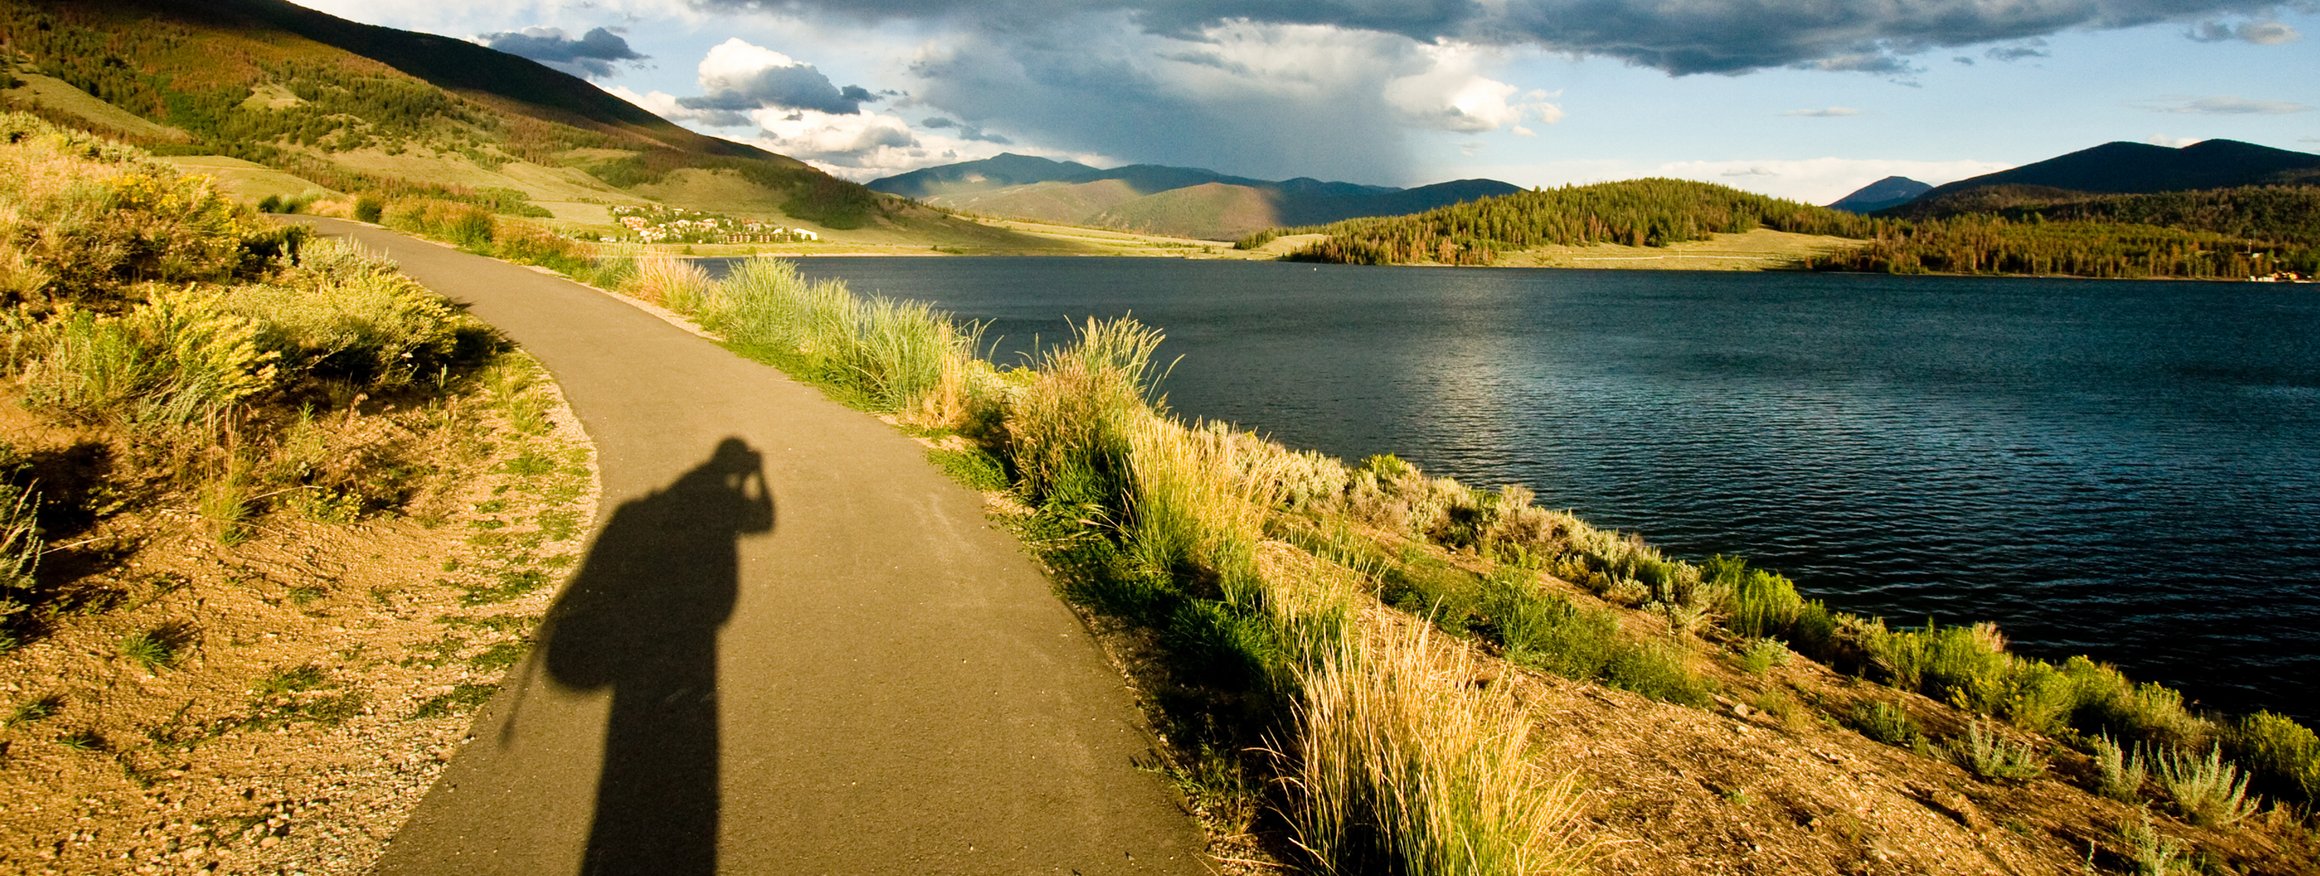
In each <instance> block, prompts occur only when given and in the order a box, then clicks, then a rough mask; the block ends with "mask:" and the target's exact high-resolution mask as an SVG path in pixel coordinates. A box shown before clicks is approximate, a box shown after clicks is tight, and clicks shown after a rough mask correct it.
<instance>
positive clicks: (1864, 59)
mask: <svg viewBox="0 0 2320 876" xmlns="http://www.w3.org/2000/svg"><path fill="white" fill-rule="evenodd" d="M694 2H695V3H696V4H698V5H700V6H703V7H708V8H718V9H763V10H773V11H782V12H790V13H808V12H818V13H824V14H828V15H835V16H839V17H848V18H857V19H866V20H884V19H896V18H903V19H952V20H955V21H957V22H959V23H960V24H962V25H963V26H966V27H969V28H974V29H978V30H983V31H985V32H991V33H1021V32H1023V31H1024V30H1025V29H1026V27H1029V28H1031V29H1034V30H1036V29H1037V25H1039V24H1041V23H1044V22H1051V21H1054V20H1056V19H1059V18H1068V17H1072V16H1074V15H1078V14H1083V13H1090V12H1096V13H1102V12H1124V13H1127V14H1129V15H1130V16H1132V17H1133V19H1134V20H1135V21H1136V23H1137V24H1139V25H1140V26H1142V27H1143V28H1145V29H1146V30H1147V31H1149V32H1152V33H1159V34H1169V35H1186V34H1195V33H1197V32H1199V31H1200V30H1201V29H1202V28H1205V27H1208V26H1211V25H1215V24H1219V23H1224V22H1229V21H1235V20H1246V21H1252V22H1257V23H1267V24H1314V25H1328V26H1333V27H1339V28H1345V29H1351V30H1363V31H1371V32H1376V33H1386V34H1398V35H1401V36H1405V37H1409V38H1411V39H1413V40H1417V41H1419V42H1430V41H1433V40H1435V39H1455V40H1463V41H1468V42H1476V43H1486V44H1530V45H1536V46H1540V47H1543V48H1547V49H1552V50H1556V51H1567V52H1572V53H1576V54H1582V55H1596V56H1603V57H1612V58H1619V59H1621V60H1625V61H1627V62H1629V63H1633V64H1637V65H1641V66H1645V67H1653V68H1657V69H1660V70H1665V71H1667V72H1669V73H1674V74H1679V75H1680V74H1690V73H1744V72H1747V71H1750V70H1759V69H1765V68H1771V67H1805V68H1820V69H1831V70H1855V71H1866V72H1873V73H1887V74H1890V73H1896V72H1906V67H1905V66H1904V65H1899V64H1898V62H1896V61H1888V62H1886V63H1882V64H1880V63H1875V62H1873V61H1871V60H1869V59H1870V58H1876V57H1883V58H1887V59H1892V58H1897V57H1898V56H1902V55H1911V54H1915V53H1918V52H1922V51H1925V50H1927V49H1932V48H1936V47H1959V46H1972V45H1980V44H1984V43H1995V42H2005V41H2014V40H2025V39H2029V38H2032V37H2039V36H2045V35H2050V34H2054V33H2058V32H2061V31H2066V30H2081V29H2105V28H2120V27H2133V26H2137V25H2144V24H2151V23H2156V22H2164V21H2179V22H2199V21H2208V22H2212V21H2213V20H2214V19H2216V18H2217V17H2219V16H2231V15H2238V16H2250V17H2256V18H2261V17H2263V15H2264V14H2265V13H2268V12H2270V11H2272V10H2276V9H2279V8H2283V7H2284V6H2289V5H2293V6H2296V7H2298V8H2306V7H2309V6H2310V5H2311V4H2310V3H2309V0H2288V2H2286V3H2283V2H2280V0H2014V2H2006V3H1990V2H1985V0H1915V2H1904V0H1848V2H1830V0H1506V2H1503V3H1495V2H1493V3H1484V2H1475V0H1419V2H1395V0H1333V2H1328V0H1325V2H1318V3H1279V2H1271V0H1089V2H1064V0H995V2H981V0H977V2H969V0H694ZM2217 27H2223V26H2222V25H2212V24H2210V25H2200V26H2195V28H2194V31H2193V33H2194V35H2195V36H2210V37H2212V35H2213V34H2214V33H2216V30H2215V29H2216V28H2217ZM2249 27H2252V30H2248V31H2247V32H2244V33H2243V32H2241V30H2240V29H2239V28H2236V27H2235V28H2233V29H2232V31H2231V33H2230V37H2232V38H2239V39H2248V40H2250V41H2254V42H2264V41H2280V40H2284V39H2291V38H2292V36H2289V35H2288V34H2292V31H2289V32H2287V33H2282V32H2281V30H2280V28H2279V27H2278V26H2276V25H2263V24H2258V25H2251V26H2249Z"/></svg>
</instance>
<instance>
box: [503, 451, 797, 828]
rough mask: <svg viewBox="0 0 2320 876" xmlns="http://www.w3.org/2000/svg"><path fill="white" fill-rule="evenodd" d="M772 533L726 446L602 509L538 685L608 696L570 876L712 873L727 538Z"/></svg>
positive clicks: (747, 460)
mask: <svg viewBox="0 0 2320 876" xmlns="http://www.w3.org/2000/svg"><path fill="white" fill-rule="evenodd" d="M772 528H773V500H772V498H771V494H770V493H769V492H768V490H767V488H766V483H765V471H764V464H763V458H762V457H761V456H760V455H759V454H758V452H757V451H756V450H753V449H751V448H750V447H749V446H748V445H747V444H745V443H743V442H741V441H740V440H739V439H735V438H727V439H725V440H724V441H723V442H721V443H719V444H718V445H717V450H716V452H715V453H713V454H712V455H711V456H710V457H709V459H708V461H706V462H703V463H701V464H700V465H698V466H694V467H693V469H692V470H691V471H688V472H686V473H684V474H683V475H682V476H680V477H678V478H677V480H676V482H675V483H672V484H670V485H669V486H668V488H667V489H664V490H661V491H659V492H656V493H653V494H652V495H650V496H646V497H644V498H641V499H636V500H634V501H630V502H626V503H623V504H622V505H621V506H620V508H619V509H618V510H616V511H614V512H613V513H612V519H611V520H610V521H609V522H608V523H606V525H605V527H604V531H603V532H602V533H601V534H599V535H598V536H597V539H596V543H595V545H594V547H593V548H592V549H591V550H590V551H589V554H588V560H587V562H586V563H585V564H583V565H582V566H581V568H580V572H579V574H578V575H577V576H575V577H574V578H573V580H572V583H571V585H570V586H569V587H568V588H567V589H566V590H565V592H564V594H563V595H562V596H559V597H558V598H557V600H556V604H555V605H554V606H551V607H550V608H549V609H548V615H547V617H546V619H545V620H544V621H543V622H542V624H541V637H542V642H541V645H540V647H541V649H542V650H543V651H545V652H546V655H547V656H546V660H547V671H548V677H549V678H550V679H552V680H553V681H554V682H555V683H556V684H557V685H559V686H561V687H563V688H566V689H571V690H597V689H602V688H610V689H611V691H612V710H611V717H610V718H609V719H608V720H607V722H606V725H607V726H606V727H605V739H604V764H603V770H602V773H601V774H600V776H599V778H598V780H597V785H596V815H595V821H594V823H593V824H592V825H591V826H590V828H589V832H588V851H587V858H586V860H585V863H584V864H583V866H582V868H581V872H583V873H590V874H598V873H602V874H625V873H668V874H694V873H711V872H714V871H715V870H716V865H717V828H718V822H717V818H718V811H717V810H718V800H719V790H720V789H719V786H718V763H717V630H718V628H719V627H721V626H723V625H724V624H725V621H726V619H727V618H728V617H730V616H731V615H732V613H733V604H734V601H735V596H736V592H737V591H738V589H739V587H740V582H739V580H738V575H739V569H738V566H739V557H738V548H737V546H736V541H737V540H738V539H739V538H740V537H741V536H742V535H745V534H750V533H761V532H767V531H770V530H772Z"/></svg>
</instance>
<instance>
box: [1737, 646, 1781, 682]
mask: <svg viewBox="0 0 2320 876" xmlns="http://www.w3.org/2000/svg"><path fill="white" fill-rule="evenodd" d="M1787 662H1788V646H1786V645H1782V644H1781V643H1780V640H1778V639H1749V640H1748V643H1747V644H1746V645H1745V646H1743V647H1742V648H1741V649H1740V668H1741V669H1744V670H1747V671H1748V672H1749V674H1752V675H1763V674H1765V673H1767V672H1771V671H1772V667H1774V666H1779V665H1781V664H1784V663H1787Z"/></svg>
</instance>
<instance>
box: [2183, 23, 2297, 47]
mask: <svg viewBox="0 0 2320 876" xmlns="http://www.w3.org/2000/svg"><path fill="white" fill-rule="evenodd" d="M2184 35H2185V36H2188V37H2190V38H2192V39H2194V40H2198V41H2200V42H2203V43H2220V42H2227V41H2230V40H2240V41H2242V42H2249V43H2254V44H2256V45H2259V46H2277V45H2281V44H2283V43H2292V42H2295V41H2297V40H2299V39H2303V37H2304V35H2303V34H2300V33H2297V32H2296V29H2295V28H2293V27H2290V26H2288V25H2286V24H2283V23H2280V22H2277V21H2243V22H2240V23H2238V24H2233V23H2231V22H2228V21H2202V22H2198V23H2196V24H2193V25H2192V26H2191V30H2190V31H2188V32H2187V33H2185V34H2184Z"/></svg>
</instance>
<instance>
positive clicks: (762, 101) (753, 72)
mask: <svg viewBox="0 0 2320 876" xmlns="http://www.w3.org/2000/svg"><path fill="white" fill-rule="evenodd" d="M699 73H700V83H701V92H702V93H701V94H700V95H699V96H695V97H686V98H679V99H678V103H680V104H683V105H684V106H685V107H687V108H689V109H695V110H705V111H717V112H726V113H747V112H750V111H753V110H756V109H758V108H759V107H769V106H773V107H784V108H788V109H798V110H815V111H819V112H823V113H831V114H847V113H857V112H861V111H862V104H864V103H867V102H869V101H872V100H876V99H877V98H876V96H875V95H872V94H871V93H870V90H869V89H866V88H863V87H861V86H859V85H848V86H846V87H844V88H840V87H838V86H837V85H836V84H835V83H832V82H831V81H830V77H828V76H825V75H822V71H820V70H818V69H815V67H814V65H812V64H808V63H805V62H803V61H799V60H797V59H795V58H792V57H790V56H788V55H784V54H782V53H780V52H776V51H774V50H772V49H769V48H766V47H764V46H760V45H755V44H752V43H750V42H749V41H747V40H744V39H742V38H740V37H732V38H730V39H727V40H726V41H724V42H722V43H718V44H717V45H716V46H715V47H713V48H711V49H709V53H708V54H707V55H705V56H703V57H702V58H701V65H700V68H699Z"/></svg>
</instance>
